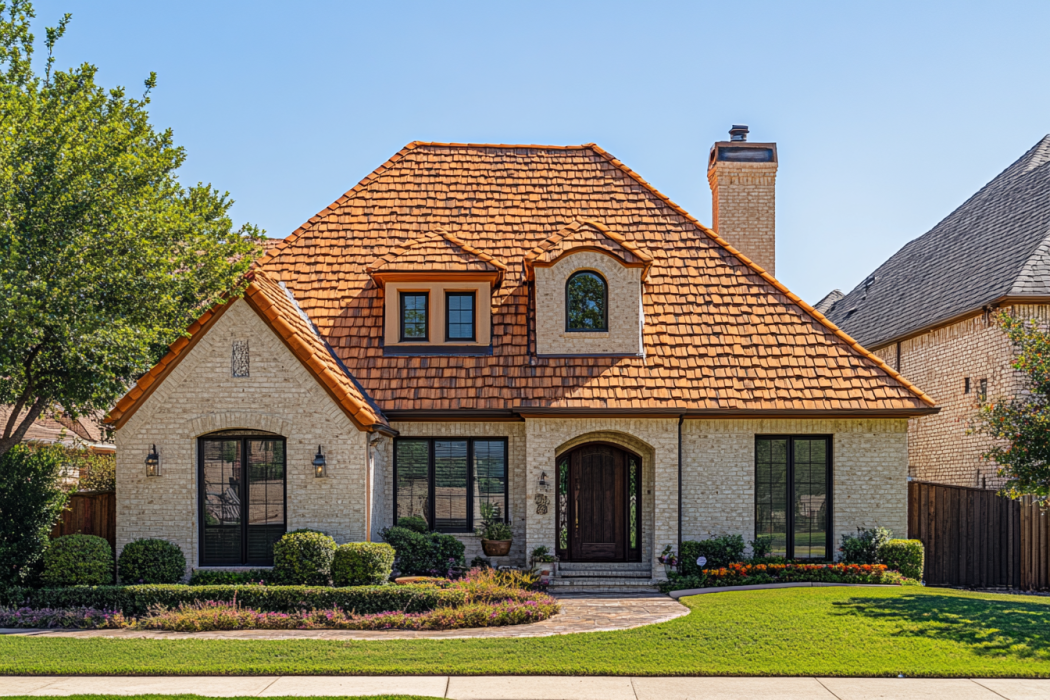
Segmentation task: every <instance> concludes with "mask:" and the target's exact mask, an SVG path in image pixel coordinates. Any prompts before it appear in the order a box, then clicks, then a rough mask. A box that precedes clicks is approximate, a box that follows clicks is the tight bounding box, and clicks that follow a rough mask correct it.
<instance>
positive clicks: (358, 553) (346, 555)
mask: <svg viewBox="0 0 1050 700" xmlns="http://www.w3.org/2000/svg"><path fill="white" fill-rule="evenodd" d="M402 519H403V518H402ZM393 569H394V548H393V547H391V546H390V545H388V544H384V543H382V542H350V543H348V544H343V545H339V547H337V548H336V550H335V559H333V560H332V582H333V583H334V584H335V585H336V586H380V585H382V584H384V583H387V582H388V581H389V580H390V572H391V571H393Z"/></svg>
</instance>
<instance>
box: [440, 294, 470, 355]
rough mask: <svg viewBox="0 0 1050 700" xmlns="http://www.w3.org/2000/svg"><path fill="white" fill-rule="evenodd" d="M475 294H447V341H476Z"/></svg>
mask: <svg viewBox="0 0 1050 700" xmlns="http://www.w3.org/2000/svg"><path fill="white" fill-rule="evenodd" d="M475 297H476V294H475V293H474V292H445V340H447V341H449V342H460V343H463V342H473V341H474V299H475Z"/></svg>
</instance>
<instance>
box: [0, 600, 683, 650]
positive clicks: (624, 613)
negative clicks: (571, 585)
mask: <svg viewBox="0 0 1050 700" xmlns="http://www.w3.org/2000/svg"><path fill="white" fill-rule="evenodd" d="M556 597H557V598H558V602H559V603H561V612H560V613H558V614H557V615H555V616H554V617H552V618H550V619H549V620H544V621H542V622H534V623H532V624H528V625H511V626H509V627H483V628H480V629H465V630H439V631H427V632H415V631H411V630H383V631H371V630H370V631H359V630H231V631H223V632H160V631H150V630H31V629H0V634H18V635H24V636H35V637H119V638H148V639H179V638H192V639H471V638H478V637H484V638H513V637H549V636H552V635H555V634H573V633H575V632H607V631H611V630H626V629H631V628H632V627H642V626H643V625H652V624H656V623H657V622H667V621H668V620H673V619H674V618H676V617H681V616H682V615H687V614H688V613H689V608H687V607H685V606H684V605H682V604H681V603H679V602H677V601H675V600H671V599H670V598H669V597H667V596H665V595H661V594H657V593H650V594H642V595H623V594H604V595H602V594H593V595H563V596H556Z"/></svg>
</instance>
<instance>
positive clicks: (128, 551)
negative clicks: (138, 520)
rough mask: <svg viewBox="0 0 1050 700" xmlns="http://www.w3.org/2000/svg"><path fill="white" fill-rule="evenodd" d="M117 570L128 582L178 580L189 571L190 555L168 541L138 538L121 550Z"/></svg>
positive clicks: (168, 581)
mask: <svg viewBox="0 0 1050 700" xmlns="http://www.w3.org/2000/svg"><path fill="white" fill-rule="evenodd" d="M117 571H118V573H119V576H120V582H121V583H124V584H135V583H178V582H179V581H181V580H182V577H183V576H184V575H185V574H186V557H184V556H183V554H182V550H181V549H179V545H177V544H174V543H172V542H168V541H167V540H154V539H142V540H135V541H134V542H129V543H127V544H126V545H124V549H122V550H121V552H120V559H118V560H117Z"/></svg>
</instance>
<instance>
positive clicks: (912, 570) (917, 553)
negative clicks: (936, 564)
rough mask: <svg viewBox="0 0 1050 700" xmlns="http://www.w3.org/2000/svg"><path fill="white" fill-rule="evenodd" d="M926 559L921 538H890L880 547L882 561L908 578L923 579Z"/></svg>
mask: <svg viewBox="0 0 1050 700" xmlns="http://www.w3.org/2000/svg"><path fill="white" fill-rule="evenodd" d="M925 559H926V551H925V549H923V546H922V541H921V540H890V541H889V542H886V543H885V544H883V545H882V547H881V548H879V560H880V563H882V564H885V565H886V566H888V567H889V568H890V569H893V570H894V571H899V572H901V574H903V575H904V576H907V577H908V578H913V579H917V580H922V570H923V564H924V563H925Z"/></svg>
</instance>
